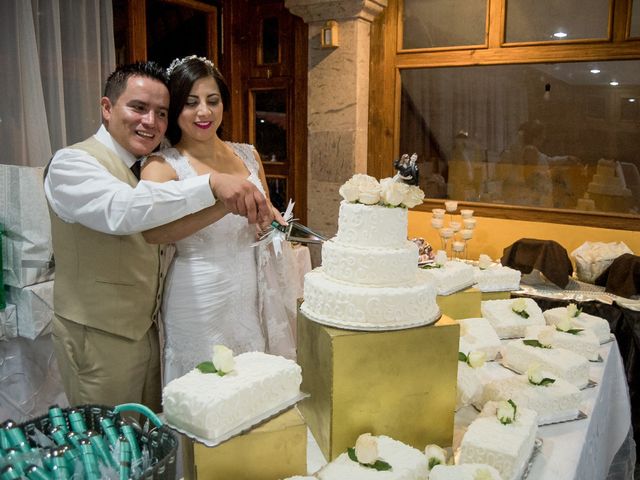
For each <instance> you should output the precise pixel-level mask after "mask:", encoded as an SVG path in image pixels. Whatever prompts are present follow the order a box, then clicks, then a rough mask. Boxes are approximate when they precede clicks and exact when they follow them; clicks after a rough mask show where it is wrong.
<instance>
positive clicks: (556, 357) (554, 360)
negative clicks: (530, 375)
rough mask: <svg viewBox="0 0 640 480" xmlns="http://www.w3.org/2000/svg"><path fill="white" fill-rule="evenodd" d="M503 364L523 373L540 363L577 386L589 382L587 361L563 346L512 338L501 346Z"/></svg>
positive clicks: (583, 385)
mask: <svg viewBox="0 0 640 480" xmlns="http://www.w3.org/2000/svg"><path fill="white" fill-rule="evenodd" d="M501 352H502V362H503V364H504V365H505V366H506V367H508V368H511V369H513V370H515V371H517V372H519V373H525V372H526V371H527V370H528V369H529V367H531V366H532V365H533V364H538V365H540V368H541V369H542V370H543V371H549V372H551V373H553V374H554V375H558V376H559V377H560V378H563V379H565V380H567V381H568V382H570V383H572V384H573V385H575V386H576V387H578V388H584V387H586V386H587V384H588V383H589V361H588V360H587V359H586V358H584V357H583V356H580V355H578V354H577V353H573V352H570V351H569V350H565V349H564V348H541V347H533V346H530V345H525V343H524V342H523V340H512V341H510V342H507V343H506V344H505V345H503V347H502V350H501Z"/></svg>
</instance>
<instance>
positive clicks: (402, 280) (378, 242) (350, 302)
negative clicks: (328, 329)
mask: <svg viewBox="0 0 640 480" xmlns="http://www.w3.org/2000/svg"><path fill="white" fill-rule="evenodd" d="M435 297H436V288H435V286H434V285H433V282H432V280H431V277H430V276H429V275H428V274H427V273H426V272H425V271H423V270H420V269H419V268H418V247H417V246H416V245H415V244H414V243H413V242H409V241H408V240H407V209H406V208H400V207H397V208H389V207H385V206H381V205H363V204H359V203H349V202H347V201H342V203H341V204H340V212H339V218H338V233H337V234H336V236H335V237H334V238H333V239H331V240H329V241H327V242H325V243H324V244H323V246H322V267H319V268H316V269H314V270H312V271H311V272H309V273H307V274H306V275H305V279H304V301H303V303H302V305H301V306H300V310H301V311H302V313H304V314H305V315H306V316H307V317H309V318H311V319H313V320H317V321H319V322H323V323H328V324H330V325H333V326H344V327H345V328H348V327H354V328H361V329H366V328H367V327H373V328H374V329H377V328H394V327H398V326H410V325H420V324H426V323H430V322H432V321H434V320H436V319H437V318H438V317H439V316H440V310H439V308H438V305H437V303H436V300H435ZM408 299H410V301H409V300H408Z"/></svg>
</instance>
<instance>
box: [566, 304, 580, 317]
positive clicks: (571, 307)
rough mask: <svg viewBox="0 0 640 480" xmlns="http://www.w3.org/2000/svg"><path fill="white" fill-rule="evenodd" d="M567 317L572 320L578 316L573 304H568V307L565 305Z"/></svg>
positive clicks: (575, 306) (576, 308) (578, 311)
mask: <svg viewBox="0 0 640 480" xmlns="http://www.w3.org/2000/svg"><path fill="white" fill-rule="evenodd" d="M567 315H568V316H569V318H574V317H577V316H578V315H580V310H579V309H578V306H577V305H576V304H575V303H570V304H569V305H567Z"/></svg>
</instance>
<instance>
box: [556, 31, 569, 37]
mask: <svg viewBox="0 0 640 480" xmlns="http://www.w3.org/2000/svg"><path fill="white" fill-rule="evenodd" d="M553 36H554V37H556V38H565V37H566V36H567V34H566V33H565V32H556V33H554V34H553Z"/></svg>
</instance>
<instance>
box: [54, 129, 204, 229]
mask: <svg viewBox="0 0 640 480" xmlns="http://www.w3.org/2000/svg"><path fill="white" fill-rule="evenodd" d="M95 138H96V139H97V140H98V141H99V142H100V143H102V144H103V145H105V146H106V147H108V148H109V149H111V150H113V151H114V152H115V153H116V154H117V155H118V157H119V158H120V159H121V160H122V161H123V162H124V163H125V164H126V165H127V167H129V168H130V167H131V166H132V165H133V163H134V162H135V161H136V158H135V156H134V155H132V154H131V153H130V152H129V151H127V150H125V149H124V148H123V147H122V146H121V145H120V144H118V143H117V142H116V141H115V140H114V139H113V137H112V136H111V135H110V134H109V132H108V131H107V129H106V128H105V127H104V125H103V126H101V127H100V129H99V130H98V132H97V133H96V134H95ZM44 191H45V194H46V196H47V200H48V201H49V205H50V206H51V208H52V210H53V211H54V212H55V213H56V214H57V215H58V216H59V217H60V218H61V219H62V220H64V221H65V222H68V223H80V224H82V225H84V226H85V227H88V228H91V229H92V230H97V231H99V232H104V233H110V234H115V235H130V234H132V233H138V232H142V231H144V230H148V229H150V228H153V227H157V226H158V225H164V224H165V223H169V222H172V221H173V220H177V219H179V218H182V217H184V216H185V215H189V214H191V213H195V212H197V211H199V210H202V209H203V208H205V207H208V206H211V205H213V204H214V203H215V198H214V196H213V193H212V191H211V187H210V186H209V175H199V176H197V177H195V178H190V179H187V180H182V181H170V182H166V183H157V182H151V181H146V180H142V181H140V182H139V183H138V185H136V187H135V188H133V187H131V186H130V185H128V184H127V183H125V182H121V181H120V180H118V179H117V178H115V177H114V176H113V175H111V173H109V172H108V171H107V170H106V169H105V168H104V167H103V166H102V165H101V164H100V163H99V162H98V161H97V160H96V159H95V158H94V157H93V156H91V155H89V154H88V153H87V152H85V151H82V150H77V149H73V148H63V149H61V150H58V151H57V152H56V154H55V155H54V157H53V159H52V160H51V164H50V165H49V173H48V174H47V177H46V179H45V181H44Z"/></svg>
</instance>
